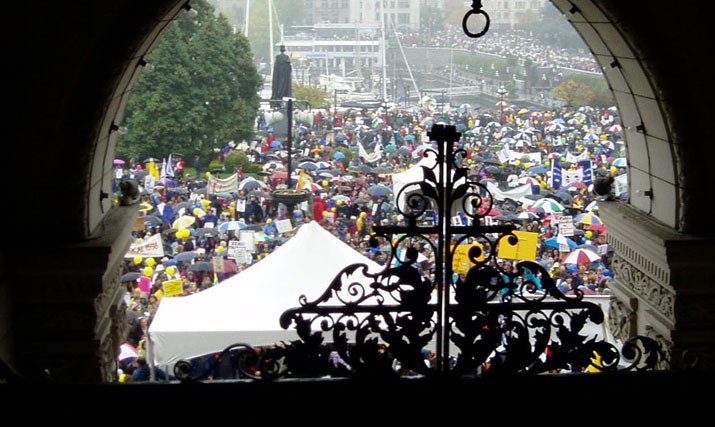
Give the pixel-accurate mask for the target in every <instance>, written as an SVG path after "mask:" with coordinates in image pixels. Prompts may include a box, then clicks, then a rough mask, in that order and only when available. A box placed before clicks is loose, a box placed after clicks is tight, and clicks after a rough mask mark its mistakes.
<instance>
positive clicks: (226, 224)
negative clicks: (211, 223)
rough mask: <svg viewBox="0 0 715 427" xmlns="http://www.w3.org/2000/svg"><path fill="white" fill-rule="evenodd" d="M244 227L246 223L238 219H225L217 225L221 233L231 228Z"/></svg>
mask: <svg viewBox="0 0 715 427" xmlns="http://www.w3.org/2000/svg"><path fill="white" fill-rule="evenodd" d="M244 228H246V224H244V223H242V222H239V221H227V222H223V223H221V224H219V225H218V231H220V232H221V233H226V232H228V231H231V230H243V229H244Z"/></svg>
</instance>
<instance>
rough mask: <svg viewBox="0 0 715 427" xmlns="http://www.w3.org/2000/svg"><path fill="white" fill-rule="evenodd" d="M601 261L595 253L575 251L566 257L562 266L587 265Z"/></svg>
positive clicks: (581, 250) (583, 250)
mask: <svg viewBox="0 0 715 427" xmlns="http://www.w3.org/2000/svg"><path fill="white" fill-rule="evenodd" d="M600 259H601V256H600V255H598V254H597V253H596V252H593V251H590V250H588V249H576V250H574V251H573V252H571V253H570V254H568V255H567V256H566V259H564V264H588V263H591V262H594V261H598V260H600Z"/></svg>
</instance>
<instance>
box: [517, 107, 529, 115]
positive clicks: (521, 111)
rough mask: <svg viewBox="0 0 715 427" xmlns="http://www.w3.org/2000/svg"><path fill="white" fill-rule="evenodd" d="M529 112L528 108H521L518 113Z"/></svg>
mask: <svg viewBox="0 0 715 427" xmlns="http://www.w3.org/2000/svg"><path fill="white" fill-rule="evenodd" d="M528 112H529V110H527V109H526V108H522V109H521V110H519V112H518V113H517V114H526V113H528Z"/></svg>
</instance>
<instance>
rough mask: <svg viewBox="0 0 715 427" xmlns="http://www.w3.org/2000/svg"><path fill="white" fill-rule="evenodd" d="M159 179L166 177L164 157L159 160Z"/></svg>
mask: <svg viewBox="0 0 715 427" xmlns="http://www.w3.org/2000/svg"><path fill="white" fill-rule="evenodd" d="M159 177H160V179H164V178H166V159H162V160H161V171H160V172H159Z"/></svg>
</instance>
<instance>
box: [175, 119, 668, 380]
mask: <svg viewBox="0 0 715 427" xmlns="http://www.w3.org/2000/svg"><path fill="white" fill-rule="evenodd" d="M429 136H430V139H431V140H433V141H436V143H437V148H436V149H428V150H426V151H425V153H424V156H425V157H426V158H427V160H430V161H427V162H423V165H424V166H421V168H422V179H421V180H418V181H416V182H414V183H410V184H408V185H406V186H404V187H403V188H402V189H401V190H400V191H398V193H397V200H396V202H397V203H396V208H397V210H398V211H399V213H400V214H402V215H403V217H404V218H405V222H406V225H404V226H381V227H374V229H373V231H374V232H375V236H373V237H372V238H371V239H370V240H371V245H373V246H377V245H378V244H379V239H384V240H386V241H387V242H388V243H389V248H390V257H389V260H388V262H387V264H386V267H385V268H384V269H383V270H382V271H378V272H375V271H370V268H369V266H368V265H365V264H354V265H349V266H346V267H345V268H343V270H342V271H341V272H340V273H339V274H338V275H337V276H336V277H335V278H334V279H333V280H332V282H331V283H330V284H329V286H328V287H327V288H326V290H325V291H324V292H323V294H322V295H321V296H319V297H318V298H317V299H315V300H312V301H310V300H308V299H307V297H306V296H302V297H300V299H299V306H298V307H295V308H292V309H289V310H287V311H285V312H284V313H283V314H282V315H281V318H280V325H281V327H282V328H284V329H288V328H290V327H295V328H296V331H297V334H298V337H299V340H297V341H293V342H291V343H283V344H281V345H280V346H275V347H272V348H270V349H267V350H263V351H260V352H259V351H257V350H255V349H253V348H251V347H250V346H248V345H246V344H237V345H234V346H230V347H228V348H227V349H226V350H224V352H223V353H222V355H221V358H224V357H232V358H233V359H232V360H233V361H234V364H235V366H236V367H237V369H238V371H239V372H240V373H241V374H243V375H244V376H245V377H248V378H255V379H273V378H277V377H279V376H288V377H301V378H303V377H322V376H325V375H330V376H347V377H354V378H373V377H394V376H399V375H424V376H434V375H449V376H490V375H506V374H514V373H521V374H538V373H544V372H564V371H566V372H600V371H613V370H642V369H653V368H654V367H655V366H656V364H657V363H658V362H659V360H660V359H661V358H662V355H661V352H660V350H659V348H658V344H657V343H656V341H654V340H652V339H650V338H646V337H635V338H633V339H631V340H629V341H627V342H626V343H625V344H624V345H623V347H622V351H621V352H619V351H618V349H617V348H616V347H615V346H614V345H613V344H611V343H608V342H606V341H604V340H602V339H600V337H599V336H598V334H597V333H596V332H594V331H595V330H597V329H598V328H596V326H598V325H601V324H603V322H604V315H603V311H602V310H601V307H600V306H599V305H598V304H597V303H594V302H591V301H586V300H584V298H583V294H582V293H581V292H580V291H578V290H577V291H576V292H575V294H574V295H565V294H563V293H562V292H561V291H560V290H559V289H558V288H557V287H556V283H555V282H554V280H553V279H552V278H551V277H550V276H549V274H548V272H547V271H546V270H545V269H544V268H543V267H542V266H541V265H539V264H537V263H535V262H530V261H522V262H518V263H517V264H516V268H515V269H514V270H505V269H503V268H502V267H501V266H500V265H499V263H498V262H497V261H498V258H497V256H498V253H497V252H498V248H499V246H500V245H502V244H505V245H512V246H514V245H516V244H517V243H518V238H517V236H516V234H515V233H514V231H515V227H514V226H513V225H487V220H486V218H487V217H488V214H489V212H490V210H491V208H492V205H493V204H494V198H493V195H492V194H490V192H489V191H488V190H487V188H485V187H484V186H483V185H481V184H480V183H479V182H476V181H475V179H474V177H473V176H470V175H468V170H467V168H466V167H465V166H464V163H465V154H466V153H464V151H463V150H461V149H459V148H455V143H457V142H458V141H459V139H460V137H461V135H460V134H459V133H457V132H456V130H455V127H454V126H442V125H434V126H433V127H432V130H431V132H430V133H429ZM430 210H434V211H435V212H436V213H437V215H436V219H433V218H432V219H431V220H428V218H426V217H427V216H428V215H427V213H428V212H429V211H430ZM454 212H461V213H463V214H464V218H465V219H466V223H467V225H464V222H465V220H460V221H459V222H457V221H454V222H453V221H452V218H453V216H454ZM460 218H461V217H460ZM418 241H421V242H423V243H424V247H426V248H428V249H429V250H430V251H431V256H432V257H433V258H434V277H433V278H431V277H430V276H428V275H427V274H426V273H425V271H424V270H423V269H422V268H420V265H419V262H418V260H419V259H420V253H419V251H418V250H417V249H416V248H415V247H414V242H418ZM464 243H471V245H470V249H469V250H468V252H467V258H468V259H469V261H470V262H471V264H470V267H469V268H468V269H467V270H466V273H465V274H455V273H454V270H453V260H454V258H455V256H456V254H457V250H458V248H459V247H460V245H462V244H464ZM432 355H434V357H431V356H432ZM214 363H219V361H218V360H217V361H215V362H214ZM212 368H213V366H212V367H209V369H208V370H207V371H206V372H204V373H202V374H200V375H197V376H192V375H191V372H192V369H191V365H190V364H187V363H186V362H180V363H179V364H177V368H176V370H175V374H176V376H177V377H178V378H180V379H182V380H184V381H191V380H196V379H201V378H205V377H207V376H208V375H209V373H210V371H211V370H212Z"/></svg>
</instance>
